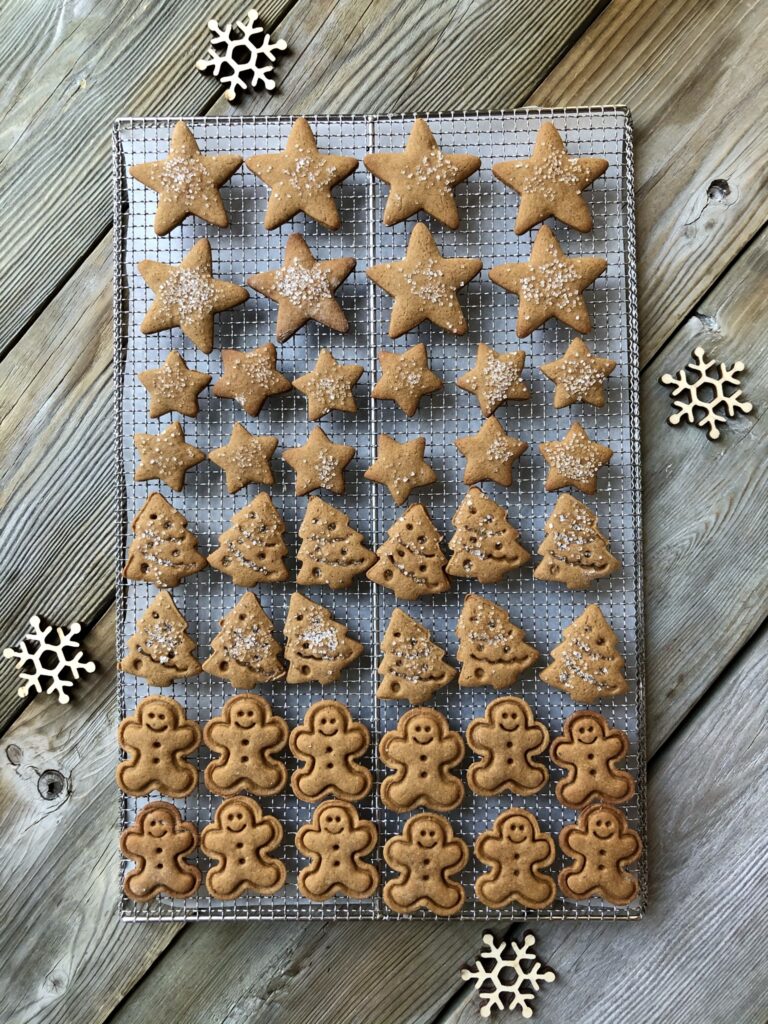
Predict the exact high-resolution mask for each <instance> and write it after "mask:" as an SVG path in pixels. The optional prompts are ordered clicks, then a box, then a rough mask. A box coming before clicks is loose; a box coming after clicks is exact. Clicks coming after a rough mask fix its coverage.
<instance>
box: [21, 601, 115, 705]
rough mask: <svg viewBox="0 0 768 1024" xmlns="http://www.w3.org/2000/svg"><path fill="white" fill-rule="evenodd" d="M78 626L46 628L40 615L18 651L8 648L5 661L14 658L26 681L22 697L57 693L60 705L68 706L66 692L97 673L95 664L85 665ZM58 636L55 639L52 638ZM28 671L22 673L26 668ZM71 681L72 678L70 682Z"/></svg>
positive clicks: (32, 623) (22, 688)
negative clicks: (78, 682)
mask: <svg viewBox="0 0 768 1024" xmlns="http://www.w3.org/2000/svg"><path fill="white" fill-rule="evenodd" d="M80 629H81V626H80V623H79V622H72V623H70V625H69V626H67V627H66V628H64V627H62V626H58V627H56V628H55V629H54V627H53V626H43V625H42V623H41V620H40V616H39V615H33V616H32V618H31V619H30V620H29V630H28V631H27V633H26V634H25V635H24V636H23V637H22V639H21V640H20V641H19V643H18V646H17V647H7V648H6V649H5V650H4V651H3V657H4V658H14V659H15V660H16V667H17V669H18V670H19V675H20V676H21V678H22V679H23V680H24V682H23V684H22V685H21V686H20V687H19V691H18V693H19V697H26V696H28V694H29V691H30V690H32V689H34V690H35V691H36V692H37V693H42V690H43V686H46V684H47V689H46V691H45V692H46V693H56V694H57V695H58V698H59V704H68V703H69V694H68V693H67V689H68V688H69V687H71V686H73V685H74V684H75V683H76V682H77V680H78V679H79V678H80V676H81V675H85V674H87V673H90V672H95V671H96V665H95V664H94V662H92V661H85V660H84V658H85V653H84V652H83V650H82V649H81V647H80V643H79V641H77V640H75V639H74V637H76V636H77V634H78V633H79V632H80ZM54 633H55V636H53V635H52V634H54ZM27 666H29V667H28V668H27V671H23V669H24V668H25V667H27ZM70 677H71V678H70Z"/></svg>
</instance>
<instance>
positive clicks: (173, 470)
mask: <svg viewBox="0 0 768 1024" xmlns="http://www.w3.org/2000/svg"><path fill="white" fill-rule="evenodd" d="M133 443H134V444H135V445H136V447H137V449H138V451H139V457H140V460H141V461H140V462H139V464H138V466H137V467H136V475H135V477H134V479H136V480H162V482H163V483H164V484H168V486H169V487H170V488H171V489H172V490H174V491H181V490H183V488H184V477H185V476H186V473H187V470H188V469H191V468H192V467H193V466H196V465H197V464H198V462H202V461H203V460H204V459H205V452H202V451H200V449H199V448H195V446H194V445H192V444H187V443H186V442H185V440H184V428H183V427H182V425H181V424H180V423H178V422H176V423H171V424H170V425H169V426H167V427H166V428H165V430H164V431H163V432H162V434H134V435H133Z"/></svg>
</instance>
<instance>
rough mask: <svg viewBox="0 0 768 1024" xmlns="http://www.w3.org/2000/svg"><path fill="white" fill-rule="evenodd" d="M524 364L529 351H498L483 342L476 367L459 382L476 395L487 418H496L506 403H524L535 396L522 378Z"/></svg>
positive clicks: (478, 348)
mask: <svg viewBox="0 0 768 1024" xmlns="http://www.w3.org/2000/svg"><path fill="white" fill-rule="evenodd" d="M524 364H525V352H521V351H518V352H504V353H503V352H497V351H496V349H494V348H491V346H490V345H484V344H483V342H480V344H479V345H478V346H477V359H476V360H475V365H474V366H473V367H472V369H471V370H468V371H467V372H466V373H463V374H462V375H461V377H459V378H458V380H457V381H456V383H457V384H458V386H459V387H460V388H461V389H462V390H463V391H468V392H469V393H470V394H471V395H474V396H475V398H476V399H477V403H478V405H479V406H480V411H481V412H482V414H483V416H492V415H493V413H495V412H496V410H497V409H498V408H499V406H500V405H503V404H504V403H505V402H513V401H514V402H524V401H526V400H527V399H529V398H530V397H531V392H530V388H529V387H528V385H527V384H526V383H525V381H524V380H523V379H522V376H521V374H522V372H523V366H524Z"/></svg>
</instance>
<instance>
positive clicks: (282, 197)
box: [245, 117, 358, 231]
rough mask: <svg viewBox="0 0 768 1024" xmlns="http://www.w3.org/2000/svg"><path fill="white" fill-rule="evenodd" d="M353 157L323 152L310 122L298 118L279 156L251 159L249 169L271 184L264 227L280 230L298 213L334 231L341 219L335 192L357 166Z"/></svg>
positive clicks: (249, 158)
mask: <svg viewBox="0 0 768 1024" xmlns="http://www.w3.org/2000/svg"><path fill="white" fill-rule="evenodd" d="M357 164H358V161H357V160H355V158H354V157H349V156H338V155H336V154H331V153H321V152H320V150H319V149H318V148H317V142H316V141H315V136H314V134H313V132H312V129H311V128H310V126H309V122H308V121H307V119H306V118H304V117H297V118H296V120H295V121H294V122H293V126H292V127H291V130H290V132H289V134H288V139H287V141H286V143H285V149H284V150H282V151H281V152H280V153H258V154H257V155H256V156H251V157H248V159H247V160H246V161H245V165H246V167H247V168H248V169H249V170H250V171H253V173H254V174H255V175H256V177H257V178H261V180H262V181H263V182H264V184H265V185H269V188H270V193H269V200H268V202H267V212H266V214H265V215H264V227H265V228H266V229H267V231H271V230H272V229H273V228H278V227H280V225H281V224H285V222H286V221H289V220H291V218H292V217H295V216H296V214H297V213H304V214H306V215H307V217H311V218H312V220H316V221H317V222H318V224H322V225H323V227H325V228H330V230H331V231H335V230H336V229H337V228H338V227H340V226H341V217H340V215H339V210H338V207H337V206H336V202H335V200H334V198H333V195H332V191H331V190H332V189H333V188H334V187H335V186H336V185H338V184H339V182H340V181H343V180H344V179H345V178H348V177H349V175H350V174H352V173H353V171H354V170H355V168H356V167H357Z"/></svg>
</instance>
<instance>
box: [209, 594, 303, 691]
mask: <svg viewBox="0 0 768 1024" xmlns="http://www.w3.org/2000/svg"><path fill="white" fill-rule="evenodd" d="M220 626H221V630H220V631H219V632H218V633H217V634H216V636H215V637H214V638H213V640H212V641H211V648H212V654H211V655H210V657H209V658H208V659H207V660H206V661H204V662H203V670H204V671H205V672H209V673H210V674H211V675H212V676H218V677H219V678H220V679H227V680H229V682H230V683H232V685H233V686H236V687H237V688H238V689H250V688H251V687H253V686H258V684H259V683H271V682H273V681H274V680H275V679H282V678H283V677H284V675H285V669H284V668H283V665H282V663H281V662H280V654H281V647H280V644H279V643H278V642H277V640H275V638H274V637H273V636H272V628H273V627H272V623H271V622H270V620H269V618H268V617H267V615H266V613H265V612H264V609H263V608H262V607H261V605H260V604H259V602H258V599H257V598H256V597H255V596H254V595H253V594H251V593H250V592H248V593H247V594H243V596H242V597H241V598H240V600H239V601H238V602H237V604H236V605H235V607H234V608H233V609H232V610H231V611H230V612H228V613H227V614H226V615H225V616H224V618H223V619H222V620H221V622H220Z"/></svg>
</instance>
